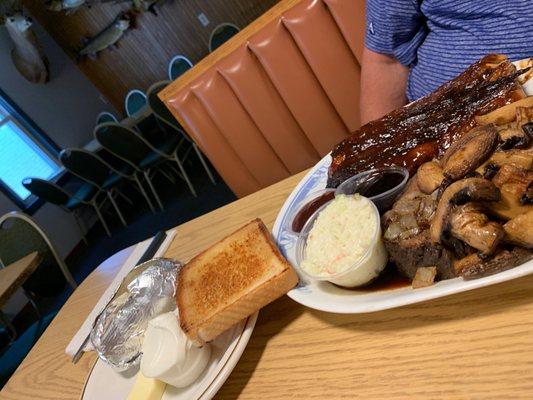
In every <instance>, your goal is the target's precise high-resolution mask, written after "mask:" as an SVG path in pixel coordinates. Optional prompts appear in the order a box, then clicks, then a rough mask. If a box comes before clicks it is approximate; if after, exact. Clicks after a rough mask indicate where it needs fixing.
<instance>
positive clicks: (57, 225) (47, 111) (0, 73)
mask: <svg viewBox="0 0 533 400" xmlns="http://www.w3.org/2000/svg"><path fill="white" fill-rule="evenodd" d="M34 31H35V33H36V34H37V37H38V38H39V40H40V42H41V44H42V46H43V49H44V52H45V54H46V56H47V57H48V60H49V62H50V82H48V83H46V84H44V85H38V84H33V83H30V82H28V81H26V80H25V79H24V78H23V77H22V76H21V75H20V74H19V73H18V71H17V70H16V69H15V67H14V65H13V63H12V61H11V56H10V54H11V49H12V48H13V44H12V42H11V39H10V38H9V35H8V34H7V31H6V29H5V27H0V88H1V89H2V90H3V91H4V92H5V93H6V94H7V95H8V96H9V97H10V98H11V99H12V100H13V101H14V102H15V103H16V104H17V105H18V106H19V108H21V109H22V110H23V111H24V112H25V113H26V114H27V115H28V116H29V117H30V118H31V119H32V120H33V121H34V122H35V123H36V124H37V125H38V126H39V127H40V128H41V129H42V130H43V131H44V132H46V134H47V135H48V136H50V138H51V139H52V140H53V141H55V142H56V143H57V144H58V145H59V146H60V147H61V148H65V147H82V146H83V145H84V144H86V143H87V142H89V141H90V140H92V129H93V127H94V123H95V122H94V121H95V119H96V116H97V114H98V113H99V112H100V111H103V110H109V111H112V112H115V111H114V110H113V108H112V107H111V106H110V105H109V104H107V102H106V101H105V100H104V99H103V97H101V95H100V93H99V92H98V90H97V89H96V88H95V87H94V86H93V85H92V83H91V82H90V81H89V80H88V79H87V78H86V77H85V76H84V75H83V74H82V73H81V72H80V71H79V70H78V68H77V67H76V65H75V64H74V63H73V62H72V61H71V60H70V59H69V58H68V56H67V55H66V54H65V53H64V52H63V50H62V49H61V48H60V47H59V46H58V45H57V44H56V43H55V42H54V41H53V39H52V38H51V37H50V36H49V35H48V34H46V32H45V31H44V30H43V29H42V28H41V27H40V26H38V25H37V24H36V23H35V22H34ZM14 210H18V208H17V206H16V205H15V204H14V203H12V202H11V201H10V200H9V198H7V197H6V196H4V195H3V193H1V192H0V215H2V214H4V213H6V212H9V211H14ZM33 217H34V218H35V219H36V220H37V222H38V223H39V224H40V225H41V227H42V228H43V229H44V230H45V231H46V232H47V233H48V234H49V236H50V237H51V238H52V240H53V242H54V243H55V245H56V247H57V248H58V251H59V253H60V254H61V256H63V257H65V256H66V255H67V254H68V253H69V252H70V251H71V250H72V249H73V248H74V246H75V245H76V244H77V243H78V242H79V241H80V240H81V236H80V234H79V231H78V229H77V227H76V224H75V223H74V221H73V219H72V217H71V216H70V215H68V214H66V213H64V212H63V211H62V210H60V209H58V208H57V207H56V206H54V205H50V204H45V205H44V206H42V207H41V208H40V209H39V210H38V211H37V212H36V213H35V214H34V215H33Z"/></svg>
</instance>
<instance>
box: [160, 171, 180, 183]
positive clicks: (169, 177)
mask: <svg viewBox="0 0 533 400" xmlns="http://www.w3.org/2000/svg"><path fill="white" fill-rule="evenodd" d="M158 171H159V172H160V173H161V174H162V175H163V176H164V177H165V178H167V179H168V180H169V181H170V182H172V183H176V180H175V179H174V178H173V177H172V175H170V174H169V173H168V172H166V171H165V170H163V169H162V168H159V169H158Z"/></svg>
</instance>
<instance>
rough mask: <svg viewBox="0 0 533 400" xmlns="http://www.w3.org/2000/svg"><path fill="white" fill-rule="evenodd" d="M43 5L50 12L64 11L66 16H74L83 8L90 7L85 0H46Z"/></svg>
mask: <svg viewBox="0 0 533 400" xmlns="http://www.w3.org/2000/svg"><path fill="white" fill-rule="evenodd" d="M45 4H46V7H47V8H48V9H49V10H50V11H56V12H59V11H64V12H65V14H66V15H71V14H74V13H75V12H76V11H78V10H79V9H80V8H81V7H83V6H87V7H90V4H89V1H87V0H48V1H46V3H45Z"/></svg>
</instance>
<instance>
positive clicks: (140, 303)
mask: <svg viewBox="0 0 533 400" xmlns="http://www.w3.org/2000/svg"><path fill="white" fill-rule="evenodd" d="M180 267H181V264H180V263H179V262H175V261H174V260H170V259H165V258H156V259H153V260H150V261H147V262H145V263H143V264H140V265H138V266H136V267H135V268H134V269H133V270H132V271H131V272H130V273H129V274H128V276H127V277H126V278H125V279H124V281H123V282H122V284H121V286H120V288H119V289H118V291H117V293H116V294H115V296H114V298H113V299H112V300H111V301H110V302H109V303H108V305H107V306H106V307H105V309H104V310H103V311H102V313H101V314H100V315H99V316H98V318H97V319H96V321H95V323H94V326H93V329H92V331H91V342H92V344H93V346H94V348H95V350H96V352H97V353H98V356H99V357H100V358H101V359H102V360H104V361H105V362H107V363H108V364H110V365H111V366H112V367H114V368H115V369H117V370H126V369H128V368H130V367H132V366H134V365H136V364H137V363H138V362H139V361H140V359H141V357H140V356H141V346H142V342H143V338H144V331H145V330H146V327H147V325H148V322H149V321H150V320H151V319H153V318H155V317H156V316H158V315H160V314H162V313H165V312H169V311H173V310H174V309H175V308H176V302H175V300H174V294H175V293H176V276H177V274H178V271H179V269H180Z"/></svg>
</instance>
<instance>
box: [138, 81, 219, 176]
mask: <svg viewBox="0 0 533 400" xmlns="http://www.w3.org/2000/svg"><path fill="white" fill-rule="evenodd" d="M169 83H170V82H169V81H162V82H157V83H154V84H153V85H152V86H150V88H148V91H147V92H146V96H147V98H148V107H150V109H151V111H152V113H153V114H154V115H155V117H156V119H157V122H158V124H159V126H160V127H161V130H163V131H165V132H167V131H168V129H171V130H172V131H173V134H177V135H178V136H179V138H180V140H179V142H178V146H177V148H176V149H175V151H174V152H175V154H176V158H177V159H178V160H179V162H177V163H178V167H179V168H180V177H181V178H183V179H184V180H185V181H186V182H187V183H188V184H189V182H190V179H189V177H188V175H187V173H186V172H185V169H184V168H183V163H184V162H185V160H186V159H187V157H188V156H189V154H190V151H191V149H193V150H194V152H195V153H196V155H197V156H198V158H199V160H200V162H201V163H202V166H203V167H204V169H205V172H206V173H207V176H209V179H210V180H211V182H213V184H215V178H214V176H213V174H212V172H211V170H210V169H209V166H208V165H207V163H206V161H205V159H204V156H203V154H202V152H201V151H200V149H199V148H198V146H197V145H196V143H195V142H194V141H193V140H192V139H191V138H190V137H189V135H187V132H185V131H184V130H183V128H182V127H181V126H180V124H179V122H178V121H176V119H175V118H174V116H173V115H172V113H171V112H170V110H169V109H168V108H167V106H166V105H165V103H163V101H161V99H160V98H159V97H158V95H157V94H158V93H159V92H160V91H161V90H163V89H164V88H165V87H166V86H167V85H168V84H169ZM167 133H168V132H167ZM180 153H181V154H180ZM190 186H192V184H191V185H190Z"/></svg>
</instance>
